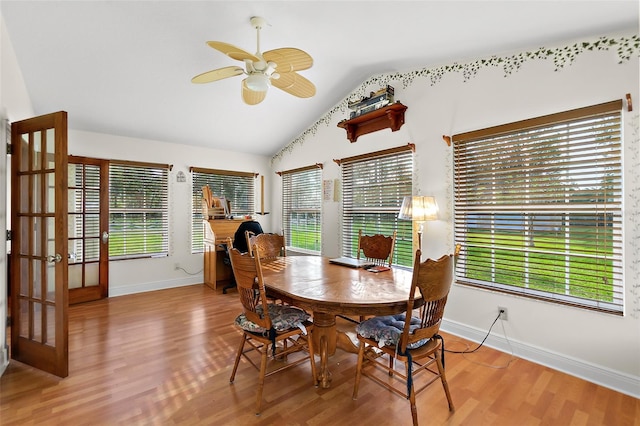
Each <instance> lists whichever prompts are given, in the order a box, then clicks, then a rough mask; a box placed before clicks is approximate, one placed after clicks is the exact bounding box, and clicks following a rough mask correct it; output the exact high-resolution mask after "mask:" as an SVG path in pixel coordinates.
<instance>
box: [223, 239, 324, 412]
mask: <svg viewBox="0 0 640 426" xmlns="http://www.w3.org/2000/svg"><path fill="white" fill-rule="evenodd" d="M253 250H254V256H253V257H251V256H249V254H248V253H246V254H242V253H240V252H239V251H238V249H235V248H232V249H230V250H229V257H230V258H231V266H232V267H233V272H234V274H235V277H236V283H237V286H238V293H239V295H240V302H241V303H242V310H243V312H242V314H240V315H238V317H236V320H235V324H236V326H238V327H239V328H240V329H241V330H242V340H241V341H240V345H239V347H238V351H237V354H236V359H235V362H234V365H233V370H232V372H231V377H230V379H229V381H230V382H231V383H233V381H234V380H235V376H236V372H237V370H238V365H239V363H240V359H241V358H244V359H246V360H247V361H248V362H249V364H251V365H252V366H253V367H254V368H256V369H257V370H258V371H259V376H258V386H257V395H256V415H259V414H260V408H261V405H262V393H263V390H264V381H265V378H266V377H268V376H270V375H272V374H275V373H277V372H280V371H283V370H285V369H288V368H291V367H294V366H296V365H299V364H301V363H303V362H305V361H307V360H309V362H310V364H311V377H312V383H313V385H315V386H317V384H318V382H317V377H318V376H317V374H316V364H315V359H314V349H313V344H312V339H311V334H312V333H313V323H312V322H311V321H310V315H309V314H308V313H307V312H305V311H304V310H302V309H300V308H296V307H294V306H289V305H280V304H274V303H268V302H267V298H266V296H265V286H264V279H263V275H262V265H261V261H260V254H259V253H260V252H259V251H257V246H254V247H253ZM245 348H246V349H245ZM255 353H258V354H259V355H260V359H259V360H257V358H258V357H257V356H256V355H255ZM294 353H295V354H296V356H295V357H294V356H289V355H293V354H294ZM291 358H294V359H291ZM269 360H271V362H270V363H269V369H268V368H267V367H268V361H269ZM267 370H268V371H267Z"/></svg>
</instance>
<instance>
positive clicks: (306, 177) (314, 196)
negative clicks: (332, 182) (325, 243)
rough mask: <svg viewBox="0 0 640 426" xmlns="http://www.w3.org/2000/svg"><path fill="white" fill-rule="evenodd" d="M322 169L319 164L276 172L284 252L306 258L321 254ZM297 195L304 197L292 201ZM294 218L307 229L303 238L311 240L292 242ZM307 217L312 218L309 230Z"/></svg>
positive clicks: (298, 239)
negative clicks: (298, 217) (302, 219)
mask: <svg viewBox="0 0 640 426" xmlns="http://www.w3.org/2000/svg"><path fill="white" fill-rule="evenodd" d="M322 169H323V167H322V164H321V163H317V164H314V165H311V166H307V167H300V168H297V169H292V170H286V171H283V172H277V173H278V175H280V176H281V177H282V227H283V233H284V237H285V242H286V245H287V250H288V251H294V252H299V253H304V254H310V255H320V254H321V252H322V194H323V191H322V184H323V182H322ZM301 192H302V193H304V199H300V198H298V197H295V194H300V193H301ZM294 214H296V215H304V217H305V222H307V226H305V230H304V231H305V232H303V234H305V235H307V234H309V233H311V234H312V235H314V236H315V237H313V238H311V239H309V238H308V237H307V236H304V237H296V238H294V225H293V223H292V222H293V220H292V216H293V215H294ZM308 215H311V216H312V218H313V220H312V222H313V223H312V224H311V225H310V226H308ZM311 246H314V247H315V249H314V248H313V247H311Z"/></svg>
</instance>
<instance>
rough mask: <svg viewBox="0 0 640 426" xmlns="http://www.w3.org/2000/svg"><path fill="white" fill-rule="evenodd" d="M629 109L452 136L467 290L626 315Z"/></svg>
mask: <svg viewBox="0 0 640 426" xmlns="http://www.w3.org/2000/svg"><path fill="white" fill-rule="evenodd" d="M621 107H622V103H621V101H614V102H609V103H605V104H600V105H596V106H592V107H586V108H581V109H577V110H572V111H567V112H563V113H558V114H553V115H548V116H544V117H539V118H536V119H531V120H525V121H520V122H517V123H511V124H507V125H503V126H497V127H493V128H490V129H484V130H479V131H476V132H469V133H465V134H461V135H455V136H454V137H453V140H454V175H455V183H454V185H455V189H454V191H455V238H456V242H457V243H461V244H462V253H461V256H460V258H459V260H458V262H457V270H456V276H457V281H458V282H459V283H463V284H469V285H475V286H480V287H484V288H489V289H492V290H501V291H505V292H510V293H515V294H519V295H523V296H528V297H533V298H541V299H544V300H549V301H554V302H558V303H565V304H571V305H576V306H581V307H585V308H591V309H596V310H601V311H607V312H614V313H622V308H623V286H622V209H621V204H622V168H621V162H622V158H621V155H622V154H621V152H622V146H621Z"/></svg>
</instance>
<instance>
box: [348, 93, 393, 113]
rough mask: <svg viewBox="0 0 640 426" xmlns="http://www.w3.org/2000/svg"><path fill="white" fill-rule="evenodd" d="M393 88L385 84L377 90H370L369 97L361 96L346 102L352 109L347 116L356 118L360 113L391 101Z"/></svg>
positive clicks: (373, 109) (378, 107) (380, 106)
mask: <svg viewBox="0 0 640 426" xmlns="http://www.w3.org/2000/svg"><path fill="white" fill-rule="evenodd" d="M394 93H395V90H394V88H393V87H391V86H387V87H385V88H383V89H380V90H378V91H377V92H371V93H370V94H369V97H366V98H365V97H362V98H360V99H359V100H357V101H352V102H349V103H348V107H349V109H352V110H353V111H351V115H350V116H349V118H356V117H359V116H361V115H362V114H366V113H368V112H371V111H375V110H377V109H380V108H382V107H385V106H387V105H389V104H392V103H393V95H394Z"/></svg>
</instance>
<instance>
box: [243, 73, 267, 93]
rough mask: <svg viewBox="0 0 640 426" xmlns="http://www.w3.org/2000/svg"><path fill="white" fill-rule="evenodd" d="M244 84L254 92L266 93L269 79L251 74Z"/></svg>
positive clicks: (261, 75) (262, 75)
mask: <svg viewBox="0 0 640 426" xmlns="http://www.w3.org/2000/svg"><path fill="white" fill-rule="evenodd" d="M246 84H247V87H248V88H249V89H250V90H253V91H254V92H266V91H267V89H268V88H269V77H267V76H266V75H264V74H251V75H250V76H249V77H247V80H246Z"/></svg>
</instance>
